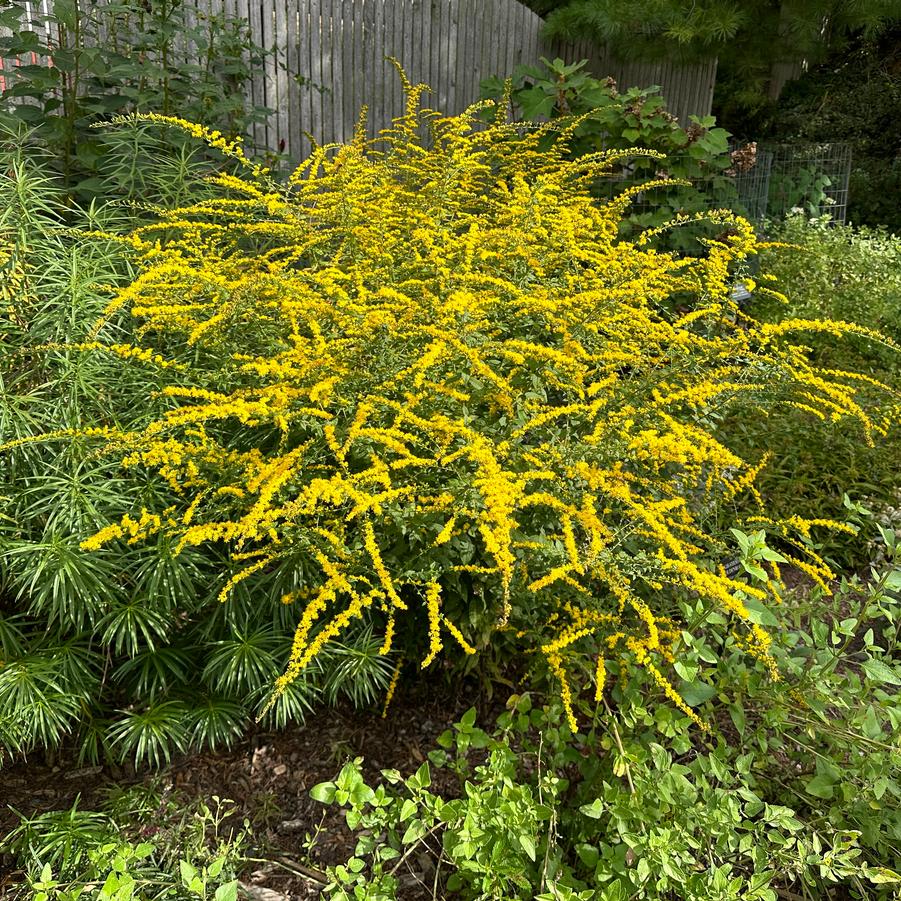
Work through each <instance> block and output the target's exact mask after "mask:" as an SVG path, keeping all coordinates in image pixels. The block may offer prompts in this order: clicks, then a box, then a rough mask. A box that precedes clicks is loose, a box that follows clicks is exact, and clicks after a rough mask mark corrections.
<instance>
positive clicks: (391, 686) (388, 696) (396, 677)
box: [382, 657, 404, 719]
mask: <svg viewBox="0 0 901 901" xmlns="http://www.w3.org/2000/svg"><path fill="white" fill-rule="evenodd" d="M403 666H404V658H403V657H401V658H399V659H398V661H397V665H396V666H395V667H394V672H393V673H392V674H391V681H390V682H389V683H388V691H387V692H385V703H384V705H383V707H382V719H385V717H387V716H388V708H389V707H390V706H391V702H392V701H393V700H394V693H395V691H397V683H398V682H399V681H400V671H401V670H402V669H403Z"/></svg>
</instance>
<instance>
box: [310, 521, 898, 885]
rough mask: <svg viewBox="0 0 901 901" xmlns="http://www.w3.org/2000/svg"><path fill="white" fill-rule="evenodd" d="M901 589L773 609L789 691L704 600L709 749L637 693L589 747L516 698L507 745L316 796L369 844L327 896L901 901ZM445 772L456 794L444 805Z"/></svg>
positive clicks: (691, 666) (469, 745) (604, 713)
mask: <svg viewBox="0 0 901 901" xmlns="http://www.w3.org/2000/svg"><path fill="white" fill-rule="evenodd" d="M884 537H885V540H886V541H887V542H888V544H887V547H886V551H887V552H888V554H889V555H891V554H893V553H894V552H895V538H894V535H892V534H890V533H888V532H886V533H885V535H884ZM743 546H744V548H745V562H746V563H749V562H751V561H753V560H754V559H755V558H756V559H761V558H763V559H766V556H767V555H766V554H764V553H763V551H764V549H765V545H762V544H761V542H760V541H755V540H753V539H752V538H751V537H750V536H743ZM771 556H772V555H771ZM749 571H751V572H753V564H752V567H749ZM898 588H901V570H899V569H897V568H892V567H891V566H890V565H885V566H884V567H883V568H882V569H880V570H879V571H877V572H874V574H873V578H872V580H871V581H870V582H868V583H867V584H861V583H858V582H853V581H852V582H846V583H843V585H842V587H841V589H840V591H839V592H838V593H837V595H836V596H835V598H834V599H824V597H823V596H822V594H821V593H818V592H812V593H805V592H800V591H799V592H793V593H790V594H789V595H787V597H786V599H785V603H784V606H783V608H780V609H778V610H777V611H775V612H764V611H761V618H762V621H767V618H769V619H772V620H773V621H774V622H773V623H772V625H780V626H781V627H782V628H780V629H779V631H778V633H777V634H778V635H779V639H778V648H777V649H776V655H777V657H778V659H779V663H780V669H781V671H782V673H783V674H784V678H783V680H782V681H780V682H773V681H772V680H770V679H768V678H767V677H766V674H765V673H764V671H763V669H762V667H760V666H759V664H757V665H755V664H753V663H749V661H748V660H747V658H746V657H744V656H743V655H741V653H740V652H739V650H738V648H737V647H736V645H735V643H734V639H733V637H732V636H731V635H730V630H729V624H728V622H727V621H726V618H725V617H722V616H721V615H720V614H719V613H717V612H716V611H713V610H711V609H710V608H709V607H707V606H705V605H704V604H703V603H702V602H697V603H696V604H695V603H694V602H686V605H685V606H686V609H685V611H684V612H685V614H686V616H687V617H688V616H693V617H694V621H695V622H696V623H699V622H701V621H704V620H706V621H707V623H708V625H712V626H713V627H714V629H713V636H714V637H711V631H706V632H705V633H704V634H703V637H702V636H700V635H699V634H698V633H696V632H694V631H686V632H683V647H682V648H681V650H680V655H679V660H680V662H679V664H678V666H680V667H681V672H682V674H683V676H684V684H683V686H682V692H683V696H685V697H686V698H687V699H688V698H690V699H691V701H690V702H691V703H692V704H693V705H694V706H696V708H697V709H698V710H699V711H700V712H703V714H704V715H705V716H707V717H708V718H710V719H711V720H712V721H714V722H716V723H717V728H716V729H715V730H714V732H713V733H712V735H711V736H710V737H709V738H708V739H706V740H702V739H701V737H700V736H699V735H698V733H697V732H695V731H690V730H689V720H688V718H687V717H685V716H684V715H683V714H681V713H679V712H678V711H674V710H673V709H672V708H671V707H665V706H660V707H655V706H654V705H653V703H652V700H650V699H649V698H648V695H647V692H648V686H647V685H645V684H642V680H641V679H638V680H636V679H634V678H633V677H632V676H631V675H630V677H629V679H628V681H625V680H624V678H619V679H618V680H617V681H616V683H615V685H614V687H613V688H612V689H611V690H610V691H609V703H608V702H607V701H606V700H605V701H604V702H603V703H602V704H601V705H598V706H597V707H596V708H595V709H593V710H591V711H590V712H589V708H590V707H592V706H593V705H590V704H589V703H588V701H587V699H583V700H582V702H581V703H582V706H583V708H584V712H585V714H586V716H587V715H591V714H593V728H592V729H591V730H589V731H586V732H585V733H581V734H579V735H575V736H574V735H572V734H571V733H570V732H569V730H568V729H567V728H566V727H565V726H564V727H561V725H560V723H561V715H560V713H561V712H560V710H559V709H556V708H554V707H551V708H544V709H539V708H537V707H533V706H532V701H531V699H530V697H529V696H528V695H523V696H514V697H512V698H511V699H510V701H509V702H508V705H507V706H508V711H507V712H506V713H504V714H503V715H502V716H501V717H500V719H499V720H498V726H497V728H496V729H495V730H494V731H493V732H491V733H487V732H485V731H483V730H482V729H479V728H478V727H477V726H476V725H475V711H470V712H469V713H468V714H467V715H465V716H464V717H463V719H462V720H461V722H459V723H458V724H456V725H455V726H454V728H453V730H452V731H448V732H446V733H445V734H444V735H443V736H442V737H441V738H440V739H439V742H438V743H439V746H440V747H439V749H437V750H435V751H433V752H431V753H430V754H429V760H430V763H429V764H423V765H422V767H420V769H419V770H418V771H417V772H416V773H414V774H413V775H412V776H410V777H408V778H403V777H402V776H401V774H400V773H398V772H397V771H390V770H386V771H383V774H382V775H383V781H382V782H381V783H380V784H378V785H376V786H370V785H368V784H367V783H366V782H365V781H364V779H363V777H362V774H361V768H360V761H359V760H355V761H352V762H350V763H348V764H347V765H346V766H345V767H344V768H343V769H342V771H341V773H340V774H339V775H338V777H337V779H336V780H335V781H334V782H327V783H323V784H320V785H317V786H316V787H315V788H314V789H313V790H312V792H311V794H312V796H313V798H315V799H316V800H319V801H321V802H323V803H325V804H333V805H336V806H339V807H342V808H344V809H345V810H346V818H347V824H348V826H349V827H350V828H352V829H354V830H356V831H357V832H358V835H359V838H358V844H357V847H356V850H355V853H354V855H353V857H352V858H350V859H349V860H348V861H346V862H345V863H344V864H342V865H340V866H336V867H332V868H330V869H329V871H328V877H329V885H328V887H327V889H326V890H325V893H326V895H327V897H330V898H333V899H336V901H347V899H351V898H355V899H367V901H389V899H394V898H396V897H402V896H403V887H404V886H405V885H416V884H422V883H424V887H423V891H424V892H431V894H430V895H428V896H429V897H433V896H434V897H441V896H443V895H442V890H446V891H447V892H451V893H453V896H454V897H459V898H461V899H488V898H493V899H514V898H523V899H533V898H535V899H546V901H559V899H580V901H626V899H631V898H646V899H649V901H654V899H660V901H662V899H666V898H680V899H690V901H711V899H718V901H725V899H736V901H737V899H742V901H752V899H754V901H776V899H777V898H787V897H795V896H798V897H811V898H812V897H816V898H821V899H832V898H836V899H837V898H856V899H877V898H885V899H887V898H889V897H893V896H894V895H893V893H894V892H895V891H896V890H897V888H898V886H899V884H901V875H899V874H898V873H897V870H898V869H899V867H901V852H899V850H898V848H899V840H901V816H899V800H901V752H899V750H898V748H897V746H896V745H895V744H894V743H893V741H892V736H893V735H896V734H897V732H898V729H899V727H901V704H899V698H898V692H897V686H898V685H901V643H899V631H901V606H899V600H898V595H896V594H894V593H893V592H896V591H897V589H898ZM768 624H770V623H769V622H768ZM717 643H719V644H720V646H719V647H716V644H717ZM702 672H703V676H702V675H701V673H702ZM619 675H621V674H619ZM611 707H612V708H614V710H615V712H614V710H611ZM434 768H437V770H438V771H439V773H440V777H441V778H440V780H439V779H437V778H436V780H435V781H437V782H439V784H441V785H442V786H447V785H449V784H450V785H454V786H455V787H454V788H452V789H450V790H445V791H443V792H439V791H437V790H435V789H434V788H432V769H434Z"/></svg>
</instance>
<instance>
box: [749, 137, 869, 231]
mask: <svg viewBox="0 0 901 901" xmlns="http://www.w3.org/2000/svg"><path fill="white" fill-rule="evenodd" d="M768 150H769V152H771V153H772V155H773V164H772V171H771V173H770V185H769V202H768V204H767V215H768V216H769V217H770V218H780V217H782V216H784V215H785V214H786V213H787V212H789V211H790V210H793V209H800V210H803V212H805V213H806V214H807V215H809V216H823V215H826V214H828V215H829V216H830V217H831V218H832V219H833V220H834V221H836V222H845V220H846V219H847V216H848V183H849V180H850V177H851V145H850V144H848V143H829V144H774V145H772V146H770V147H769V148H768Z"/></svg>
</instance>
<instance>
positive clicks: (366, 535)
mask: <svg viewBox="0 0 901 901" xmlns="http://www.w3.org/2000/svg"><path fill="white" fill-rule="evenodd" d="M363 540H364V544H365V546H366V551H367V553H368V554H369V558H370V560H371V561H372V568H373V569H374V570H375V574H376V575H377V576H378V577H379V582H381V583H382V587H383V588H384V589H385V592H386V594H387V595H388V597H389V598H390V599H391V603H392V604H393V605H394V606H395V607H397V608H398V609H399V610H406V609H407V605H406V604H405V603H404V602H403V601H402V600H401V598H400V595H399V594H398V593H397V590H396V589H395V587H394V582H393V581H392V579H391V573H389V572H388V567H386V566H385V563H384V561H383V560H382V555H381V553H380V551H379V547H378V543H377V541H376V538H375V529H374V528H373V527H372V523H371V522H370V521H369V520H366V522H364V523H363Z"/></svg>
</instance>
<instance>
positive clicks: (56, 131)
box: [0, 0, 268, 203]
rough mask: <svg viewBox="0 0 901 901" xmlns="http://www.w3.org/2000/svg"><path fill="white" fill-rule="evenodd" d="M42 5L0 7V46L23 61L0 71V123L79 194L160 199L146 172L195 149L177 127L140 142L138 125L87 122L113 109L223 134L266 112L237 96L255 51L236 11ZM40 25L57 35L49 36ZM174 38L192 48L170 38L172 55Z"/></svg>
mask: <svg viewBox="0 0 901 901" xmlns="http://www.w3.org/2000/svg"><path fill="white" fill-rule="evenodd" d="M46 9H47V10H49V12H47V14H46V15H41V14H39V13H38V11H37V9H35V8H34V7H33V5H32V4H27V3H24V2H19V0H14V2H11V3H8V4H6V5H5V8H4V10H3V12H2V19H0V23H2V25H3V26H4V27H5V28H7V29H9V33H8V34H6V35H5V36H3V37H0V56H2V57H3V58H6V59H9V58H13V59H15V58H19V59H20V61H21V62H22V63H23V64H22V65H19V66H15V67H10V68H8V69H6V70H5V71H4V79H5V84H6V88H5V90H4V91H3V92H2V94H0V130H2V133H5V134H6V136H7V137H6V140H8V141H11V142H12V143H13V144H14V145H20V144H22V143H23V141H27V142H28V143H30V144H31V145H32V147H31V150H30V156H31V157H32V159H33V158H34V157H35V156H37V155H39V154H40V155H41V156H42V157H43V159H44V162H45V165H46V167H47V168H48V169H50V170H52V171H54V172H56V173H58V174H59V175H60V176H61V179H62V185H63V187H64V188H65V190H67V191H69V192H71V193H73V194H74V196H75V197H77V198H78V200H79V201H81V202H82V203H89V202H90V201H91V199H93V198H103V199H110V198H111V197H113V196H117V195H118V196H125V197H127V198H129V199H132V200H142V201H148V200H150V201H151V202H153V203H159V202H160V201H161V200H162V199H164V198H165V196H166V195H165V193H164V194H163V196H162V197H161V196H160V195H159V194H158V193H157V192H156V191H154V190H149V189H150V188H151V187H157V188H159V187H163V188H164V187H165V181H166V180H165V179H154V178H153V175H154V170H157V169H158V168H159V166H160V161H161V160H162V161H165V162H164V163H163V165H171V162H172V159H173V155H174V156H175V157H180V158H181V159H182V161H183V163H184V164H186V165H187V164H190V163H191V162H192V161H193V160H196V157H197V156H198V155H200V152H201V148H200V147H198V146H197V145H195V146H193V147H192V148H190V149H189V148H188V146H187V144H186V142H184V141H180V140H179V138H180V136H177V135H176V136H170V142H171V141H172V140H174V143H175V146H173V145H172V143H170V144H169V145H167V146H165V147H161V146H160V145H159V144H158V142H154V141H153V140H150V141H149V142H148V143H146V144H141V143H140V139H141V138H144V137H145V136H146V130H141V129H137V130H132V131H131V132H130V133H129V134H127V135H125V134H123V132H121V131H120V132H119V133H112V132H109V131H104V130H97V129H96V128H95V127H94V126H95V125H97V124H98V123H102V122H104V121H108V120H109V118H110V117H111V116H113V115H115V114H117V113H124V112H128V111H134V110H141V111H148V112H149V111H153V112H160V113H163V114H172V113H175V112H177V113H178V114H179V115H184V116H187V117H188V118H190V119H191V120H192V121H196V122H200V123H203V124H204V125H208V126H210V127H211V128H218V129H220V130H222V131H225V132H227V133H228V134H245V133H247V131H248V127H249V125H250V124H251V123H252V122H254V121H259V120H260V119H261V118H263V117H265V115H266V114H267V113H268V110H266V109H265V108H263V107H253V106H249V105H248V104H247V102H246V100H245V88H246V87H247V85H248V84H249V80H250V77H251V74H252V72H253V70H254V68H255V67H258V66H260V65H261V64H262V62H263V59H264V52H263V51H262V49H261V48H259V47H257V46H255V45H254V44H253V42H252V41H251V39H250V37H249V32H248V31H247V27H246V25H243V24H242V23H241V21H240V20H237V19H234V18H233V17H227V16H226V15H225V14H224V13H220V14H198V13H197V11H196V10H194V9H193V8H191V10H190V12H191V17H190V18H186V11H187V9H188V8H187V7H186V5H185V4H184V3H183V2H182V0H116V2H113V3H90V4H87V5H85V4H79V3H78V2H76V0H52V2H51V3H50V4H49V6H47V7H46ZM27 10H30V11H31V12H32V15H33V17H32V18H30V19H29V18H27V17H26V11H27ZM25 22H29V23H30V25H31V26H32V27H30V28H23V27H22V26H23V24H24V23H25ZM45 24H47V25H48V26H51V27H53V28H54V31H55V33H56V34H58V41H57V42H56V45H55V46H50V45H49V44H48V43H47V31H45V29H44V25H45ZM177 47H178V48H182V47H189V48H191V51H192V52H190V53H188V54H185V53H184V51H183V50H181V49H179V51H178V57H179V59H182V58H183V59H184V61H181V62H179V63H178V65H175V64H174V63H173V59H174V58H175V56H176V48H177ZM189 58H190V60H191V61H190V62H188V61H187V60H188V59H189ZM29 61H32V62H31V63H30V64H24V63H28V62H29ZM123 141H124V145H125V146H124V147H123V146H122V145H123ZM129 145H131V146H129ZM123 151H124V152H123ZM170 174H171V173H170ZM185 199H186V198H184V197H182V198H181V200H182V201H184V200H185Z"/></svg>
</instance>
